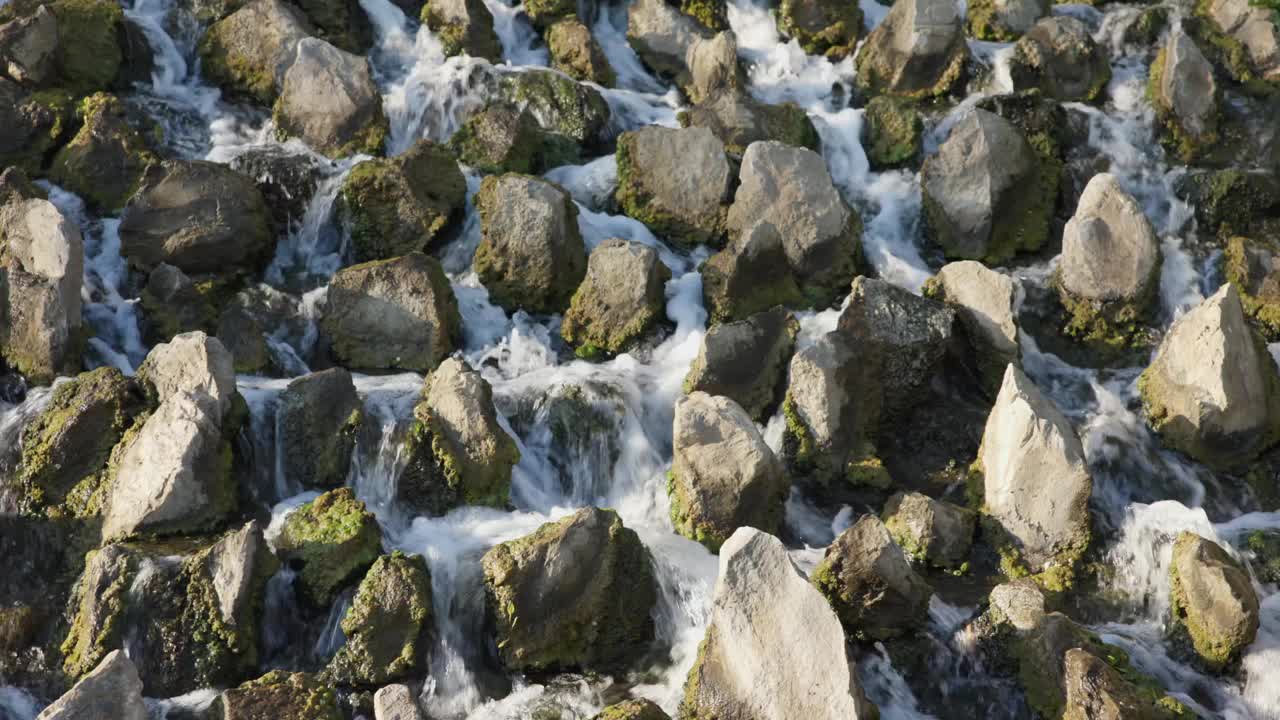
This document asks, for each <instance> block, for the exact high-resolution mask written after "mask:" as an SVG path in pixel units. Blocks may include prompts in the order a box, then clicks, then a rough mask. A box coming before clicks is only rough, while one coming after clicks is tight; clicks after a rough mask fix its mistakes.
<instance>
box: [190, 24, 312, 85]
mask: <svg viewBox="0 0 1280 720" xmlns="http://www.w3.org/2000/svg"><path fill="white" fill-rule="evenodd" d="M314 34H315V29H314V28H312V26H311V23H310V22H309V21H308V20H307V18H306V16H305V15H303V13H302V11H301V10H300V9H298V7H297V6H295V5H291V4H289V3H287V2H283V0H254V1H253V2H251V3H248V4H246V5H245V6H244V7H242V8H240V9H239V10H236V11H235V12H234V13H232V14H230V15H228V16H227V17H225V18H223V19H221V20H219V21H218V22H216V23H214V25H213V26H212V27H210V28H209V30H208V32H206V33H205V35H204V37H203V38H201V40H200V44H199V51H200V58H201V60H202V61H203V63H202V69H203V71H204V73H205V77H207V78H209V79H210V80H211V81H213V82H214V83H216V84H218V85H219V86H221V87H222V88H223V89H225V90H229V91H231V92H233V93H238V94H240V95H245V96H249V97H251V98H253V99H254V100H257V101H258V102H260V103H264V104H270V103H272V102H274V101H275V99H276V96H277V95H278V94H279V91H280V88H281V87H282V86H283V85H284V77H285V71H287V70H288V69H289V66H290V65H292V64H293V61H294V58H295V57H296V56H297V50H298V43H300V42H302V40H303V39H304V38H308V37H311V36H312V35H314Z"/></svg>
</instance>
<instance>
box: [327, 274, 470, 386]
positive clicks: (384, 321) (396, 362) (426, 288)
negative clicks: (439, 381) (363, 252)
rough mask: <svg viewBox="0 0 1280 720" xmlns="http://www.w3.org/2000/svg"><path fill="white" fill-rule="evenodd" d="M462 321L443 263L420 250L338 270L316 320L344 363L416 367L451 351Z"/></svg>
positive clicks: (429, 366)
mask: <svg viewBox="0 0 1280 720" xmlns="http://www.w3.org/2000/svg"><path fill="white" fill-rule="evenodd" d="M461 325H462V320H461V318H460V316H459V315H458V301H457V300H456V299H455V298H454V296H453V288H452V287H450V286H449V278H448V277H446V276H445V274H444V268H442V267H441V266H440V262H439V261H438V260H436V259H435V258H433V257H429V256H427V255H423V254H422V253H418V252H414V253H409V254H408V255H405V256H404V257H400V258H394V259H391V260H378V261H375V262H368V263H364V264H362V265H354V266H352V267H348V268H344V269H342V270H339V271H338V272H337V273H336V274H335V275H334V276H333V279H332V280H331V281H330V283H329V293H328V296H327V300H326V304H325V311H324V317H323V318H322V319H321V321H320V328H321V330H322V331H323V332H324V335H325V337H327V338H328V340H329V342H330V343H331V344H332V346H333V352H334V355H335V356H336V357H337V358H338V361H339V362H341V363H342V364H343V365H344V366H346V367H349V368H359V369H367V370H383V369H391V368H397V369H403V370H416V371H418V372H426V371H429V370H431V369H432V368H434V367H435V366H436V365H437V364H439V363H440V361H441V360H443V359H444V358H446V357H448V356H449V354H450V353H452V352H453V349H454V347H455V346H456V343H457V339H458V337H459V333H460V331H461Z"/></svg>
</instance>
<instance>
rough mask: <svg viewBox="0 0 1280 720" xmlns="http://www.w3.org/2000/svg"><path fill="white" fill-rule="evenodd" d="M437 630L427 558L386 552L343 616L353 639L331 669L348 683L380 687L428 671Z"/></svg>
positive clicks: (344, 626) (331, 673)
mask: <svg viewBox="0 0 1280 720" xmlns="http://www.w3.org/2000/svg"><path fill="white" fill-rule="evenodd" d="M434 629H435V624H434V623H433V622H432V618H431V574H430V572H429V571H428V570H427V563H426V561H425V560H423V559H422V556H421V555H404V554H402V553H400V552H395V553H393V554H391V555H383V556H382V557H380V558H378V559H377V561H376V562H374V563H373V567H372V568H370V569H369V573H368V574H367V575H365V577H364V580H362V581H361V582H360V589H359V590H357V591H356V597H355V600H354V602H352V604H351V609H350V610H348V611H347V614H346V615H345V616H344V617H343V618H342V634H343V635H344V636H346V639H347V642H346V644H345V645H343V646H342V648H340V649H339V650H338V654H337V655H334V657H333V660H331V661H330V662H329V668H328V670H327V674H328V675H329V676H331V677H333V678H335V679H336V680H337V681H338V682H340V683H343V684H346V685H356V686H361V687H378V686H380V685H385V684H386V683H388V682H391V681H393V680H398V679H402V678H405V677H407V676H410V675H415V674H419V673H422V672H423V671H425V670H426V663H427V653H428V652H429V651H430V649H431V635H432V633H433V632H434Z"/></svg>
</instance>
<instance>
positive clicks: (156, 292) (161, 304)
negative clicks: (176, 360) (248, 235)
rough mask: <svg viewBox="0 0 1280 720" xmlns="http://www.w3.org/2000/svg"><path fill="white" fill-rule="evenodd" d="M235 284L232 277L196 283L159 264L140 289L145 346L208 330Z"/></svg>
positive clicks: (180, 273)
mask: <svg viewBox="0 0 1280 720" xmlns="http://www.w3.org/2000/svg"><path fill="white" fill-rule="evenodd" d="M236 283H237V279H236V278H235V277H234V276H231V277H230V278H217V277H215V278H212V279H210V280H207V281H203V282H200V283H196V282H194V281H193V280H192V279H191V278H190V277H188V276H187V274H186V273H184V272H182V271H181V270H179V269H178V268H176V267H174V266H172V265H169V264H167V263H160V264H159V265H157V266H156V267H155V269H153V270H152V271H151V272H150V274H148V275H147V284H146V285H144V286H143V288H142V297H141V303H140V304H141V305H142V316H143V319H144V322H143V323H142V328H143V340H144V342H148V343H160V342H166V341H168V340H171V339H172V338H173V337H175V336H177V335H181V334H182V333H186V332H196V331H200V332H204V331H206V330H211V329H212V328H213V326H214V325H215V323H217V321H218V312H219V307H218V306H219V305H222V304H223V303H225V302H226V300H227V298H226V295H227V294H228V289H229V288H228V286H229V285H232V284H236ZM219 340H222V338H219ZM228 349H230V348H228ZM233 355H234V353H233ZM238 371H239V369H238V366H237V372H238Z"/></svg>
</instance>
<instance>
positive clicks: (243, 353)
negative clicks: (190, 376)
mask: <svg viewBox="0 0 1280 720" xmlns="http://www.w3.org/2000/svg"><path fill="white" fill-rule="evenodd" d="M215 334H216V336H217V338H218V341H219V342H221V343H222V344H223V346H225V347H226V348H227V351H228V352H230V353H231V364H232V367H234V368H235V370H236V374H240V373H245V374H248V375H265V374H268V373H272V372H277V371H279V369H280V368H279V367H277V364H276V357H275V355H274V354H273V353H272V351H271V348H270V347H269V346H268V345H267V335H266V333H265V332H264V331H263V329H262V326H261V325H260V324H258V320H257V318H255V317H254V316H253V315H251V314H249V312H248V311H247V310H245V309H244V308H240V307H229V308H227V309H226V310H224V311H223V312H222V314H221V315H219V316H218V326H217V330H216V332H215Z"/></svg>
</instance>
